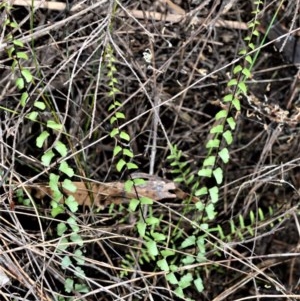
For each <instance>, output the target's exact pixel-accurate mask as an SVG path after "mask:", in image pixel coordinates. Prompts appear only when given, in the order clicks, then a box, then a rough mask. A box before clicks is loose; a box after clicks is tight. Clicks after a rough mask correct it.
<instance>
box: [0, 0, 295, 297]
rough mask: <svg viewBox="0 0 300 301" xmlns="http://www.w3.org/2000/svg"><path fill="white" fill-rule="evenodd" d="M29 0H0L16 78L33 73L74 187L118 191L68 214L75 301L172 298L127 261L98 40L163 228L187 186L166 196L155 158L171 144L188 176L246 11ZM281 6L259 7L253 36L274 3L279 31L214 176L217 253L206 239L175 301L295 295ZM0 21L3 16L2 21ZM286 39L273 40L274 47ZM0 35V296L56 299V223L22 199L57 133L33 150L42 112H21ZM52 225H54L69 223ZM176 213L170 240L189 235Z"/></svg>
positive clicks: (291, 143)
mask: <svg viewBox="0 0 300 301" xmlns="http://www.w3.org/2000/svg"><path fill="white" fill-rule="evenodd" d="M35 2H36V6H35V7H34V8H32V7H30V3H31V1H28V2H26V1H25V0H18V1H17V0H16V1H9V3H10V4H11V5H12V6H13V9H12V10H11V17H12V18H13V19H14V20H15V21H16V22H17V23H18V24H19V25H20V27H19V28H17V29H15V33H14V34H15V36H16V37H17V38H18V39H19V40H21V41H23V43H24V44H25V48H26V52H27V54H28V56H29V60H28V61H26V64H27V68H29V69H30V70H31V73H32V74H33V76H34V81H33V82H34V83H33V84H30V86H29V91H30V95H31V96H30V97H31V98H32V99H41V98H43V99H45V98H46V99H47V103H48V104H49V107H50V108H51V110H52V112H56V114H57V116H58V118H59V120H60V121H61V122H62V123H63V125H64V127H65V129H66V132H67V133H68V135H67V136H66V137H64V138H62V139H65V140H64V141H65V143H66V144H67V145H68V147H69V149H68V157H69V164H70V165H72V167H73V168H74V170H75V174H76V175H75V176H74V181H77V182H84V183H87V182H90V183H92V182H96V183H97V185H102V184H101V183H107V182H109V183H115V184H114V186H113V190H112V188H110V187H111V186H109V188H108V189H107V190H105V192H103V190H101V193H102V194H101V195H102V199H101V198H99V200H98V203H97V204H98V205H99V206H98V207H101V208H97V209H98V210H94V209H96V208H91V207H90V206H85V205H86V204H85V203H84V202H81V204H80V205H83V206H82V208H81V209H80V211H79V212H77V213H76V215H77V218H78V221H79V225H80V233H81V236H82V237H83V240H84V246H83V251H84V256H85V264H84V266H82V269H84V271H85V278H84V279H83V281H84V282H85V283H86V284H87V285H88V288H89V289H88V291H87V292H78V293H77V295H76V296H75V297H73V298H72V300H176V298H177V297H176V296H175V294H174V292H173V289H172V287H171V286H170V284H169V283H168V282H167V281H166V280H165V278H164V273H163V272H161V271H159V270H157V269H156V267H155V264H154V263H153V262H151V261H150V262H146V261H144V262H143V263H140V262H138V260H137V258H138V256H139V254H140V248H141V242H140V240H139V237H138V235H137V233H136V229H135V223H136V216H135V214H133V213H130V214H129V213H128V210H127V202H126V201H125V200H126V199H129V198H130V197H127V196H124V194H122V193H123V192H122V189H123V188H122V184H121V183H122V181H124V179H126V177H128V174H127V173H124V174H122V175H120V174H119V173H118V172H117V171H116V168H115V162H114V159H113V150H114V146H115V143H116V141H115V140H114V139H112V138H111V137H110V135H109V134H110V131H111V129H112V125H111V124H110V122H109V119H110V117H111V113H110V111H109V110H108V108H109V106H110V104H111V99H110V97H109V96H108V87H107V82H108V80H109V79H108V77H107V61H106V53H105V49H106V45H107V44H108V43H109V44H110V45H112V48H113V50H114V55H115V58H116V62H115V66H116V69H117V72H116V73H115V77H116V79H117V81H118V89H119V90H120V93H119V94H118V99H119V101H120V102H121V103H122V111H123V112H124V114H125V116H126V123H125V126H126V129H127V131H128V134H130V137H131V141H130V147H131V149H132V151H133V153H134V154H135V158H134V160H135V162H136V164H137V165H138V166H139V169H140V170H139V172H142V173H144V174H146V175H143V176H144V177H145V176H146V177H147V175H151V177H150V184H151V185H152V186H151V185H150V186H148V187H147V189H148V191H149V190H151V189H152V191H153V190H154V191H155V189H157V188H155V187H158V186H157V185H162V186H165V187H167V188H166V189H165V194H164V195H163V196H162V197H161V195H160V196H158V195H157V194H151V195H150V197H152V198H155V199H156V201H157V202H156V203H155V206H154V209H153V210H154V212H153V215H157V216H163V220H164V225H165V227H169V226H170V227H171V225H174V224H177V223H178V220H179V219H180V214H183V212H184V206H185V205H184V202H183V199H184V197H185V196H186V195H188V194H189V193H190V191H189V188H188V187H181V186H180V187H175V183H174V182H173V180H172V173H171V171H172V167H171V166H170V162H169V161H168V160H167V156H168V154H169V145H170V144H173V145H177V146H178V148H179V149H181V150H182V151H183V153H184V156H185V158H186V160H187V161H188V162H189V163H190V164H191V166H192V169H193V170H194V171H193V170H192V172H197V170H198V169H199V166H200V165H201V162H202V160H203V158H204V156H205V152H206V149H205V147H204V145H205V144H206V142H207V141H208V140H209V135H208V133H209V129H210V127H211V126H212V124H213V122H214V120H213V117H214V115H215V113H216V112H217V111H218V110H219V109H220V106H221V102H220V101H221V99H222V97H223V96H224V95H225V94H226V93H227V92H226V89H227V87H226V84H227V82H228V80H229V79H230V72H231V70H232V67H233V65H234V63H235V62H236V60H237V59H238V58H239V57H238V51H239V50H240V49H241V48H243V46H244V41H243V37H245V36H246V35H247V22H248V21H250V20H251V18H252V15H251V14H250V13H249V12H250V11H252V10H253V3H252V1H240V0H237V1H227V2H226V3H225V1H224V4H226V5H225V6H223V5H221V4H220V3H219V2H220V1H217V0H215V1H214V0H202V1H199V0H188V1H180V0H179V1H177V0H172V1H171V0H156V1H150V0H136V1H126V0H124V1H117V0H116V1H113V0H110V1H109V0H97V1H82V2H75V1H74V2H68V3H64V2H48V4H47V2H44V1H41V2H38V1H35ZM221 2H222V1H221ZM281 2H282V3H281ZM281 2H280V1H279V0H275V1H272V2H271V3H267V2H266V3H265V4H264V5H263V6H262V7H261V12H260V13H259V20H260V21H261V25H260V27H259V31H260V32H261V37H260V38H259V39H261V38H262V37H263V36H264V33H265V32H266V28H267V25H268V22H270V20H271V18H272V16H273V15H274V14H275V11H276V10H277V8H278V7H280V10H279V15H278V17H277V18H276V26H277V27H276V30H273V31H272V32H271V33H270V34H269V38H268V39H267V40H266V42H265V45H264V46H263V47H262V48H261V52H260V55H259V58H258V60H257V62H256V64H255V66H254V69H253V70H252V78H251V79H249V80H248V82H247V85H248V95H247V97H243V98H242V99H241V103H242V110H241V114H240V115H239V116H237V123H238V127H237V129H236V131H235V134H234V135H235V136H234V143H233V144H232V146H231V148H230V154H231V161H230V163H229V164H227V165H226V166H225V167H224V175H225V181H224V184H223V186H222V187H221V195H220V201H219V203H218V207H217V209H218V214H217V217H216V219H215V220H214V221H213V222H212V223H213V226H214V227H216V226H217V225H220V226H221V227H223V231H224V232H225V234H226V233H227V234H228V233H231V238H230V241H227V242H226V243H225V242H224V241H223V242H222V239H221V238H220V237H213V236H212V240H211V242H210V243H213V244H215V245H214V246H213V247H211V248H210V249H211V251H210V252H208V254H207V261H206V262H205V264H203V265H202V270H201V273H202V275H201V277H202V279H203V284H204V288H205V289H204V291H203V292H202V293H201V294H200V293H199V292H197V290H196V289H195V288H194V287H193V286H190V287H188V288H187V291H186V296H187V297H190V298H193V299H195V300H215V301H221V300H246V299H250V300H267V299H265V298H269V299H270V300H296V299H299V298H300V295H299V293H298V286H299V279H300V278H299V268H300V261H299V256H300V253H299V238H300V226H299V221H298V213H299V208H298V206H299V186H300V168H299V163H300V162H299V161H300V156H299V154H300V146H299V145H300V134H299V118H300V104H299V103H300V98H299V69H298V68H297V64H299V63H300V60H299V61H297V60H298V59H299V56H300V43H299V41H300V36H299V28H300V18H299V15H300V10H299V7H300V3H299V0H298V1H281ZM222 3H223V2H222ZM5 14H6V12H5V10H4V9H3V11H2V12H1V15H0V20H1V21H3V20H4V19H5ZM297 29H298V31H297ZM289 32H290V33H291V36H290V37H289V38H288V40H286V41H285V42H283V40H281V42H278V40H277V41H274V40H275V39H276V38H278V36H280V35H284V34H286V33H289ZM6 34H7V32H4V31H2V32H1V40H0V41H1V43H0V74H1V77H0V91H1V92H0V93H1V94H0V95H1V96H0V101H1V102H0V106H1V107H0V110H1V111H0V116H1V134H0V139H1V140H0V154H1V163H0V164H1V165H0V166H1V185H2V187H1V189H2V192H1V201H0V221H1V223H0V241H1V244H0V287H1V293H0V294H1V300H63V299H60V298H62V297H67V294H66V293H65V292H64V279H65V277H66V275H67V274H68V273H69V271H68V270H63V269H62V268H61V266H60V262H61V261H62V259H63V258H62V257H61V255H60V253H57V252H56V247H57V243H58V241H59V239H60V237H57V236H56V230H55V229H56V225H57V222H58V220H57V219H55V218H52V217H51V215H50V208H49V204H48V203H47V200H45V198H44V196H45V191H44V194H43V193H40V192H37V191H34V190H36V187H37V186H39V185H40V184H38V183H43V182H47V181H48V177H49V172H51V170H55V169H57V166H56V165H55V164H53V165H51V169H50V167H49V168H45V167H44V166H43V165H42V164H41V157H42V155H43V154H44V152H45V151H46V150H47V148H48V147H50V146H51V145H52V143H53V142H54V140H55V136H53V137H49V140H48V143H49V144H48V145H44V148H43V149H42V150H41V149H39V148H37V147H36V138H37V135H38V133H40V132H42V131H43V130H44V128H43V122H45V123H46V122H47V118H48V117H49V114H51V111H44V112H43V113H41V115H40V119H39V121H40V122H35V123H34V122H32V121H31V120H28V119H26V118H24V116H25V115H26V110H29V108H28V107H24V108H21V107H20V104H19V102H20V91H19V90H18V89H17V87H16V85H15V74H14V72H13V71H12V68H11V61H10V59H9V58H8V57H7V53H6V51H5V49H6V46H7V45H6V41H5V36H6ZM291 41H294V42H291ZM254 42H255V43H256V45H258V40H257V41H254ZM297 42H298V44H297ZM274 43H275V44H276V45H277V50H275V48H274ZM285 43H286V44H287V45H285ZM281 46H283V48H282V49H280V48H281ZM284 46H285V47H284ZM291 49H293V50H291ZM279 50H281V52H280V51H279ZM16 112H18V113H16ZM51 139H52V141H51ZM151 181H152V182H151ZM33 184H34V185H36V186H35V187H33ZM78 185H80V184H78ZM120 185H121V186H120ZM16 186H17V187H19V188H23V191H25V194H26V193H28V194H31V195H32V198H33V199H34V201H35V203H34V204H35V205H34V206H25V205H24V204H22V203H20V202H19V199H20V197H19V198H18V196H17V195H16V188H15V187H16ZM40 187H41V185H40ZM105 187H106V188H107V186H105ZM101 189H102V188H101ZM33 191H34V192H33ZM97 191H98V192H99V190H97ZM97 191H94V190H93V193H95V195H96V194H97ZM98 194H99V193H98ZM103 195H104V197H103ZM108 196H109V197H108ZM81 197H82V195H81ZM103 200H104V201H103ZM101 202H102V203H101ZM100 203H101V204H100ZM88 205H90V204H88ZM100 205H101V206H100ZM258 208H259V210H258ZM99 209H100V210H99ZM251 211H252V212H254V216H255V222H254V223H253V225H252V228H253V232H254V233H253V236H251V235H249V234H247V233H246V234H239V233H242V232H243V229H242V228H243V226H242V225H241V223H240V222H239V216H241V217H243V220H244V222H245V223H246V224H247V223H249V219H250V218H249V213H250V212H251ZM178 214H179V215H178ZM60 218H62V219H67V218H68V213H65V216H63V217H60ZM185 218H186V217H185ZM187 218H188V219H193V216H188V217H187ZM188 219H187V220H186V221H183V222H182V223H180V224H179V225H180V226H181V227H182V231H183V236H188V235H189V234H188V233H189V231H191V225H190V224H189V222H188ZM229 220H235V223H236V228H237V229H238V231H240V232H238V231H236V232H234V231H232V229H230V227H229V225H228V223H227V221H229ZM244 232H246V231H244ZM69 251H70V253H71V252H72V249H70V250H69ZM190 252H191V253H192V252H193V250H190ZM127 255H130V256H131V258H134V259H136V260H135V262H134V263H133V264H132V266H131V267H126V266H125V267H124V265H123V261H122V259H123V258H125V257H126V256H127ZM124 269H128V273H127V274H126V273H122V271H123V272H124ZM191 270H192V267H191Z"/></svg>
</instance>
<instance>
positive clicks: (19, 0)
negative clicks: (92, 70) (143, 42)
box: [0, 0, 248, 50]
mask: <svg viewBox="0 0 300 301" xmlns="http://www.w3.org/2000/svg"><path fill="white" fill-rule="evenodd" d="M104 2H105V1H101V2H100V3H96V4H94V5H93V6H92V7H90V9H88V10H92V9H93V7H95V6H99V4H102V3H104ZM168 2H170V1H167V3H168ZM13 4H14V5H19V6H32V1H31V0H15V1H14V3H13ZM34 8H48V9H50V10H59V11H62V10H65V9H66V4H65V3H61V2H54V1H51V2H50V1H39V0H35V1H34ZM81 8H83V5H82V4H81V3H79V4H77V5H74V6H73V7H71V9H70V12H78V11H79V10H80V9H81ZM79 13H80V14H82V11H80V12H79ZM128 13H129V14H131V15H133V16H134V17H135V18H137V19H145V18H148V19H154V20H158V21H160V20H164V21H166V22H174V23H178V22H180V21H182V20H183V19H184V18H185V17H187V16H189V14H186V15H185V16H184V15H183V14H182V13H179V14H161V13H158V12H150V11H142V10H128ZM119 16H121V17H125V16H127V14H126V13H125V12H123V11H122V12H120V13H119ZM65 21H66V20H63V22H65ZM204 21H205V19H204V18H198V17H193V18H192V25H197V24H203V23H204ZM215 26H216V27H227V28H234V29H241V30H247V29H248V27H247V24H246V23H243V22H239V21H227V20H222V19H219V20H217V21H216V23H215ZM0 50H1V48H0Z"/></svg>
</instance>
